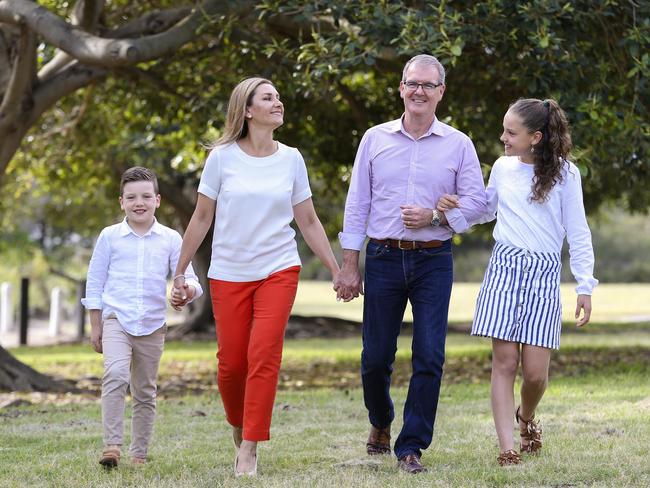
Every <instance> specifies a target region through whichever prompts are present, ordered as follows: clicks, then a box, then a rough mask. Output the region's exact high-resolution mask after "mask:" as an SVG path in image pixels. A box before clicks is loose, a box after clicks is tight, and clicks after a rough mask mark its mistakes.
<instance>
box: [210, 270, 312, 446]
mask: <svg viewBox="0 0 650 488" xmlns="http://www.w3.org/2000/svg"><path fill="white" fill-rule="evenodd" d="M299 273H300V266H293V267H291V268H287V269H285V270H282V271H278V272H277V273H273V274H272V275H270V276H268V277H267V278H265V279H263V280H259V281H247V282H232V281H222V280H210V295H211V297H212V310H213V313H214V320H215V325H216V330H217V344H218V350H217V360H218V372H217V384H218V386H219V392H220V393H221V398H222V400H223V405H224V408H225V410H226V418H227V420H228V423H230V425H233V426H235V427H243V429H244V432H243V437H244V439H245V440H248V441H266V440H269V437H270V432H269V431H270V428H271V416H272V414H273V403H274V402H275V392H276V390H277V387H278V374H279V371H280V363H281V361H282V345H283V343H284V330H285V328H286V326H287V321H288V320H289V315H290V313H291V307H292V306H293V301H294V299H295V297H296V289H297V288H298V274H299Z"/></svg>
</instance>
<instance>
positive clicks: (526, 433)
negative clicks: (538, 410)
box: [515, 406, 542, 454]
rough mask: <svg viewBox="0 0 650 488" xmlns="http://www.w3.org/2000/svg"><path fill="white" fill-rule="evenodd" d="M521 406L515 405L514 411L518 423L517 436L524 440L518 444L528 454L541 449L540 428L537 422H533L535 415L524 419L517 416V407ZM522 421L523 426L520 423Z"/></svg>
mask: <svg viewBox="0 0 650 488" xmlns="http://www.w3.org/2000/svg"><path fill="white" fill-rule="evenodd" d="M520 408H521V406H519V407H517V411H516V412H515V420H517V424H518V425H519V436H520V437H521V440H522V441H526V442H527V443H526V444H524V443H523V442H522V443H521V444H520V450H521V452H527V453H530V454H535V453H537V452H539V451H540V449H542V429H541V428H540V427H539V422H535V415H533V417H532V418H531V419H530V420H524V419H522V418H521V417H520V416H519V409H520ZM522 422H523V423H524V424H525V425H524V427H522V426H521V423H522Z"/></svg>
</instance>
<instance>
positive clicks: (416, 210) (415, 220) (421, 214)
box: [399, 205, 433, 229]
mask: <svg viewBox="0 0 650 488" xmlns="http://www.w3.org/2000/svg"><path fill="white" fill-rule="evenodd" d="M399 208H401V209H402V222H404V227H406V228H407V229H420V228H422V227H429V226H431V220H432V219H433V210H431V209H430V208H422V207H418V206H417V205H400V206H399Z"/></svg>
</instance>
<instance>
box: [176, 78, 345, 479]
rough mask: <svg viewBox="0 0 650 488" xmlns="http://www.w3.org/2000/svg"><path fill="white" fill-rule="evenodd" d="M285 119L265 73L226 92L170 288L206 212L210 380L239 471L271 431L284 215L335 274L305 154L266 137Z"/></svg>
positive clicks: (288, 253) (292, 289)
mask: <svg viewBox="0 0 650 488" xmlns="http://www.w3.org/2000/svg"><path fill="white" fill-rule="evenodd" d="M283 118H284V106H283V104H282V102H281V101H280V96H279V94H278V92H277V90H276V89H275V87H274V86H273V84H272V83H271V82H270V81H268V80H266V79H263V78H248V79H246V80H244V81H242V82H241V83H239V84H238V85H237V86H236V87H235V89H234V90H233V92H232V95H231V97H230V103H229V105H228V114H227V120H226V127H225V129H224V133H223V136H222V137H221V138H220V139H219V140H218V141H217V142H216V144H215V147H214V149H213V150H212V151H211V152H210V155H209V156H208V159H207V161H206V163H205V167H204V169H203V174H202V175H201V182H200V184H199V188H198V193H199V194H198V200H197V203H196V209H195V210H194V214H193V215H192V219H191V221H190V223H189V225H188V227H187V230H186V232H185V237H184V238H183V246H182V248H181V255H180V258H179V260H178V267H177V268H176V273H175V275H176V278H175V279H174V290H173V291H172V304H173V305H175V306H182V305H184V301H185V298H184V286H185V278H184V276H183V273H185V269H186V267H187V265H188V264H189V262H190V259H191V258H192V256H193V255H194V253H195V252H196V250H197V249H198V247H199V245H200V243H201V242H202V241H203V239H204V238H205V235H206V233H207V232H208V229H209V228H210V225H211V224H212V222H213V220H214V222H215V225H214V236H213V240H212V260H211V263H210V269H209V271H208V277H209V278H210V295H211V297H212V307H213V311H214V318H215V323H216V332H217V342H218V352H217V358H218V362H219V365H218V374H217V382H218V385H219V391H220V393H221V397H222V399H223V403H224V407H225V410H226V417H227V420H228V422H229V423H230V424H231V425H232V428H233V440H234V443H235V450H236V457H235V474H236V475H237V476H241V475H252V476H254V475H255V474H256V473H257V443H258V441H265V440H268V439H269V430H270V424H271V414H272V410H273V403H274V400H275V393H276V389H277V382H278V371H279V369H280V361H281V359H282V345H283V339H284V330H285V327H286V324H287V320H288V318H289V314H290V312H291V307H292V305H293V300H294V297H295V294H296V288H297V285H298V273H299V271H300V258H299V256H298V251H297V246H296V241H295V239H294V236H295V232H294V231H293V229H292V228H291V226H290V225H289V224H290V223H291V221H292V220H294V219H295V220H296V223H297V225H298V228H299V229H300V231H301V232H302V234H303V237H304V238H305V241H306V242H307V244H308V245H309V247H310V248H311V249H312V251H314V253H315V254H316V255H317V256H318V257H319V258H320V260H321V261H322V262H323V264H324V265H325V266H326V267H327V268H328V269H329V270H330V272H331V273H332V278H333V279H334V278H336V275H337V274H338V272H339V266H338V264H337V262H336V259H335V258H334V254H333V253H332V249H331V248H330V245H329V241H328V239H327V236H326V235H325V231H324V230H323V226H322V225H321V223H320V221H319V220H318V217H317V216H316V212H315V211H314V206H313V203H312V199H311V191H310V188H309V181H308V179H307V169H306V167H305V162H304V160H303V158H302V156H301V155H300V152H298V150H297V149H294V148H291V147H288V146H285V145H284V144H282V143H280V142H278V141H276V140H274V138H273V131H274V130H275V129H277V128H278V127H280V126H281V125H282V123H283ZM217 210H218V211H217Z"/></svg>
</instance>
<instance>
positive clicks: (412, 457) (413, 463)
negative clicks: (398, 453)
mask: <svg viewBox="0 0 650 488" xmlns="http://www.w3.org/2000/svg"><path fill="white" fill-rule="evenodd" d="M397 467H398V468H399V469H401V470H402V471H406V472H407V473H409V474H418V473H422V472H424V471H426V470H427V468H425V467H424V466H422V463H421V462H420V458H419V457H418V455H417V454H407V455H406V456H402V457H401V458H399V460H398V461H397Z"/></svg>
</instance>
